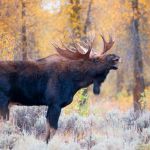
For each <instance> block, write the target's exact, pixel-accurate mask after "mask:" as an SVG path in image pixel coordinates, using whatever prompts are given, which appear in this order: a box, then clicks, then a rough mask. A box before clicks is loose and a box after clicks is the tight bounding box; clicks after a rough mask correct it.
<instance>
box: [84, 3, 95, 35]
mask: <svg viewBox="0 0 150 150" xmlns="http://www.w3.org/2000/svg"><path fill="white" fill-rule="evenodd" d="M92 3H93V0H90V1H89V5H88V11H87V17H86V20H85V24H84V31H83V33H84V34H85V35H86V34H87V32H88V31H89V30H90V29H91V25H92V16H91V12H92Z"/></svg>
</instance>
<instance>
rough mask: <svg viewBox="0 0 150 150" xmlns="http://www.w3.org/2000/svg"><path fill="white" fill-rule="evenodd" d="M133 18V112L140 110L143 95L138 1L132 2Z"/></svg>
mask: <svg viewBox="0 0 150 150" xmlns="http://www.w3.org/2000/svg"><path fill="white" fill-rule="evenodd" d="M132 10H133V17H132V20H131V25H132V30H131V32H132V34H133V51H134V79H135V83H134V89H133V96H134V110H135V111H138V110H141V104H140V99H141V95H142V93H144V77H143V60H142V50H141V40H140V32H139V25H140V24H139V18H140V11H139V2H138V0H133V1H132Z"/></svg>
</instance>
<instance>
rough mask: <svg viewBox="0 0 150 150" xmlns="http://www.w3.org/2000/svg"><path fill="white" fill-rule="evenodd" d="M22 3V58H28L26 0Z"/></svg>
mask: <svg viewBox="0 0 150 150" xmlns="http://www.w3.org/2000/svg"><path fill="white" fill-rule="evenodd" d="M21 5H22V28H21V36H22V37H21V41H22V60H27V36H26V32H27V31H26V30H27V29H26V21H25V20H26V5H25V1H24V0H22V1H21Z"/></svg>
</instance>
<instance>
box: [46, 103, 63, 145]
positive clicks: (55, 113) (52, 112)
mask: <svg viewBox="0 0 150 150" xmlns="http://www.w3.org/2000/svg"><path fill="white" fill-rule="evenodd" d="M60 113H61V108H60V107H59V106H58V105H56V104H55V105H51V106H49V107H48V111H47V116H46V119H47V127H46V142H47V143H48V141H49V139H51V138H52V137H53V136H54V135H55V132H56V130H57V128H58V119H59V116H60Z"/></svg>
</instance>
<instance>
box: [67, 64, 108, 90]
mask: <svg viewBox="0 0 150 150" xmlns="http://www.w3.org/2000/svg"><path fill="white" fill-rule="evenodd" d="M69 67H70V69H69V70H71V74H73V80H74V83H75V85H76V86H77V89H81V88H84V87H87V86H89V85H90V84H93V83H94V82H95V83H96V84H99V85H100V83H101V82H103V81H104V79H105V78H106V76H107V74H108V72H109V71H108V69H106V66H105V64H101V66H100V67H97V66H95V65H93V63H92V62H84V61H78V62H74V64H73V65H70V66H69Z"/></svg>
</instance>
